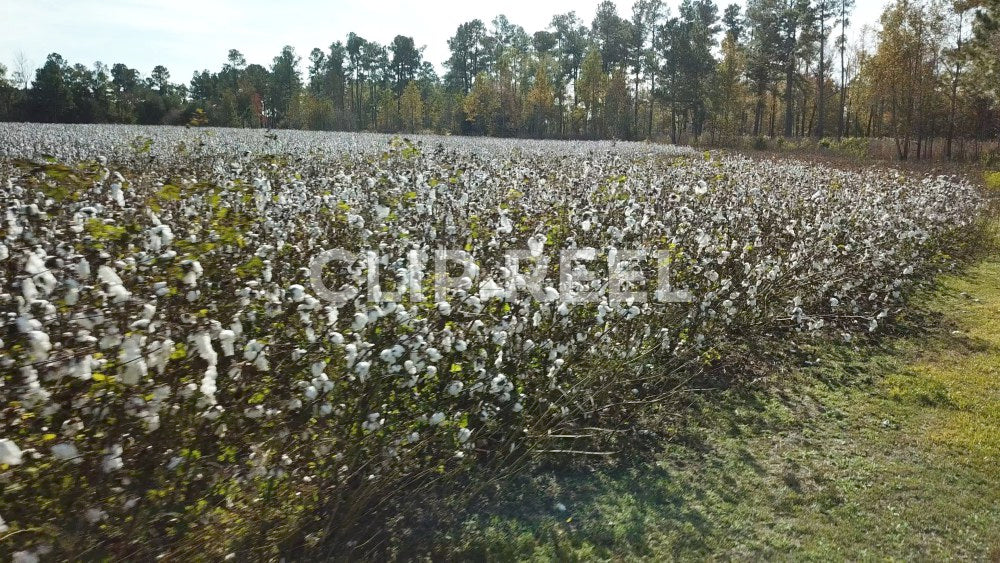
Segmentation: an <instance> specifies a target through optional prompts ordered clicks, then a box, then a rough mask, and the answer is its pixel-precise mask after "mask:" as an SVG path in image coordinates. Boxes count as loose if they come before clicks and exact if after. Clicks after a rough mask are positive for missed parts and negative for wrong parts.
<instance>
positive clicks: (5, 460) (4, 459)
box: [0, 438, 22, 465]
mask: <svg viewBox="0 0 1000 563" xmlns="http://www.w3.org/2000/svg"><path fill="white" fill-rule="evenodd" d="M21 462H22V459H21V448H19V447H17V444H15V443H14V442H12V441H11V440H9V439H7V438H0V464H6V465H21Z"/></svg>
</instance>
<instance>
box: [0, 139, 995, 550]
mask: <svg viewBox="0 0 1000 563" xmlns="http://www.w3.org/2000/svg"><path fill="white" fill-rule="evenodd" d="M0 194H2V200H3V202H4V206H3V221H2V224H0V312H2V314H3V322H4V327H3V330H2V332H0V338H2V340H0V394H2V396H3V401H2V405H3V406H2V410H0V483H2V487H3V493H2V496H0V518H2V520H0V536H2V537H5V538H6V539H4V540H3V541H4V542H5V544H6V545H3V546H2V547H0V550H3V551H7V550H9V551H10V552H11V553H13V552H19V555H18V556H19V557H28V558H29V560H30V558H31V557H40V558H44V557H58V558H64V557H69V558H75V557H81V556H82V557H87V558H100V557H102V556H109V557H115V558H135V559H150V558H153V557H156V556H159V555H163V556H167V557H169V558H171V559H181V560H183V559H188V558H197V557H209V558H214V557H224V556H226V555H229V554H238V555H239V557H240V558H241V559H245V558H258V557H267V556H269V555H273V554H274V553H278V552H282V553H301V551H299V550H302V549H307V548H309V547H310V546H316V545H319V544H323V545H332V546H335V549H341V548H343V549H345V550H346V549H350V548H352V547H353V546H356V545H357V544H356V543H352V542H357V541H358V538H364V537H369V536H372V535H374V534H376V533H377V532H379V531H384V530H385V529H387V526H388V524H386V522H387V521H388V520H389V516H390V515H391V514H393V512H394V510H395V509H394V507H397V506H403V505H405V504H406V503H407V502H414V499H416V498H417V496H415V495H416V494H417V491H419V490H423V489H426V488H429V487H434V488H437V489H440V488H441V487H447V483H451V482H455V483H457V482H466V483H467V482H469V481H470V479H471V480H472V481H474V480H475V476H476V475H479V474H482V475H486V474H489V475H493V474H495V473H496V469H495V468H497V467H516V466H518V464H520V463H522V462H525V461H527V460H532V459H538V458H540V457H543V456H552V457H554V458H560V459H561V458H562V457H564V456H572V455H577V454H578V455H588V454H594V453H600V452H606V451H614V450H616V449H619V448H621V447H623V442H627V441H628V437H629V436H632V435H633V434H635V433H638V432H641V431H642V428H641V425H640V421H642V420H643V417H644V415H645V414H647V413H649V412H651V410H655V409H656V408H657V405H658V404H660V403H661V402H662V400H663V398H664V397H666V396H669V395H670V394H671V393H672V392H675V390H676V389H677V387H678V385H679V382H682V381H684V380H685V378H687V377H690V376H693V375H694V374H697V373H699V372H700V371H703V370H709V369H712V367H713V366H714V365H716V364H718V363H720V362H725V361H726V360H727V359H730V358H733V357H748V356H749V357H753V356H754V355H755V354H756V355H762V354H764V353H765V352H766V351H767V350H768V349H770V348H771V347H774V346H780V345H783V344H789V343H793V342H795V341H799V340H800V339H809V338H818V337H824V338H836V339H843V340H848V341H849V340H851V339H853V338H858V337H861V336H864V335H868V334H871V333H878V332H879V331H880V330H882V329H883V328H884V327H885V326H887V325H888V324H889V323H891V322H892V319H893V317H894V316H895V315H896V314H897V313H899V311H900V310H901V309H902V308H904V307H906V303H907V297H908V296H909V295H910V294H911V293H912V291H913V290H914V289H915V288H916V287H918V286H919V285H920V284H922V283H924V282H927V281H929V280H930V279H931V277H932V276H933V275H934V274H935V273H936V272H939V271H941V270H942V269H947V268H949V267H951V266H952V264H953V260H954V259H953V258H952V255H953V254H955V253H956V251H958V250H960V249H961V247H962V244H963V242H965V241H966V240H968V238H969V236H970V233H973V232H974V229H975V227H976V225H977V223H978V221H979V217H980V214H981V210H982V207H983V204H982V201H981V199H980V196H979V194H978V191H977V190H976V189H975V188H974V187H973V186H971V185H969V184H966V183H964V182H962V181H959V180H956V179H950V178H946V177H925V178H918V177H913V176H908V175H904V174H903V173H901V172H895V171H891V170H876V169H872V170H868V171H866V172H864V173H856V172H847V171H840V170H834V169H831V168H824V167H819V166H810V165H802V164H792V163H788V162H772V161H760V160H752V159H749V158H744V157H740V156H730V155H720V154H714V153H713V154H708V153H701V152H696V151H692V150H690V149H682V148H676V147H669V146H662V145H652V144H640V143H622V142H619V143H612V142H593V143H586V142H574V143H564V142H557V141H526V140H487V139H469V138H462V139H457V138H448V137H424V136H415V137H409V138H398V137H396V138H393V137H388V136H380V135H373V134H330V133H302V132H292V131H278V132H273V133H271V132H265V131H261V130H201V129H184V128H153V127H150V128H143V127H126V126H42V125H17V124H11V125H0ZM490 468H493V469H490ZM484 478H485V477H484ZM359 530H360V531H359ZM345 546H346V547H345ZM265 548H268V549H272V550H273V552H267V551H254V550H255V549H265Z"/></svg>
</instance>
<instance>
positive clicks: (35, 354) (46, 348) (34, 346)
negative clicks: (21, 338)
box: [28, 330, 52, 361]
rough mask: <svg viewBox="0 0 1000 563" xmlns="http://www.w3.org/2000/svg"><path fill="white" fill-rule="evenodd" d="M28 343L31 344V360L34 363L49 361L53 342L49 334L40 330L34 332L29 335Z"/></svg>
mask: <svg viewBox="0 0 1000 563" xmlns="http://www.w3.org/2000/svg"><path fill="white" fill-rule="evenodd" d="M28 342H29V343H30V344H31V358H32V360H33V361H43V360H47V359H49V352H50V351H51V350H52V342H50V341H49V335H48V334H46V333H45V332H42V331H40V330H32V331H31V332H29V333H28Z"/></svg>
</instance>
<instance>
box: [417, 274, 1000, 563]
mask: <svg viewBox="0 0 1000 563" xmlns="http://www.w3.org/2000/svg"><path fill="white" fill-rule="evenodd" d="M924 303H925V306H926V310H925V311H922V312H920V313H919V318H917V319H911V320H909V321H907V322H909V323H910V324H912V325H916V326H923V327H925V328H924V329H922V330H920V331H918V332H917V334H915V335H914V334H911V335H910V336H906V337H901V338H897V339H894V340H892V341H891V342H889V343H887V344H883V345H882V347H881V348H874V347H872V346H864V347H854V346H851V345H846V344H842V345H835V346H831V345H829V344H824V345H817V346H816V347H814V348H808V347H806V348H804V349H803V350H802V354H803V358H812V359H815V358H819V359H820V361H819V362H818V364H816V365H813V366H812V367H804V366H803V367H801V368H797V369H795V370H793V371H792V373H790V374H782V375H781V376H780V377H776V378H775V379H776V380H780V383H778V382H765V383H762V384H757V385H741V386H734V387H733V388H731V389H726V390H718V391H712V392H705V393H698V394H693V395H692V398H691V401H690V402H691V414H690V416H689V417H688V419H687V421H686V422H683V423H681V424H679V426H678V428H677V430H676V432H675V434H676V435H675V438H674V439H673V440H671V441H670V443H669V444H668V445H667V446H666V448H665V450H664V451H662V452H660V453H658V454H657V455H656V458H655V459H653V460H650V461H639V462H632V463H623V464H622V465H621V466H620V467H616V468H598V469H590V470H577V471H565V470H562V471H552V472H547V473H537V472H536V473H535V474H533V475H531V476H530V477H525V478H523V479H522V480H520V481H519V482H517V483H513V484H508V485H507V486H506V488H505V489H504V490H501V491H499V492H498V493H496V494H495V495H494V496H495V498H494V502H495V504H493V505H491V506H490V507H489V508H481V509H479V510H478V511H477V513H476V514H474V515H473V516H471V517H469V518H468V519H467V520H466V522H465V525H464V526H463V527H462V528H461V529H458V530H452V531H450V532H449V533H447V536H446V537H441V538H437V539H436V540H435V541H434V543H435V544H436V547H435V548H434V549H432V550H431V551H432V553H431V554H432V555H436V556H438V557H443V558H462V559H472V560H511V559H521V560H536V561H551V560H558V561H574V560H593V559H605V560H608V559H610V560H632V559H654V560H662V559H684V558H694V557H701V558H703V557H713V558H727V559H729V558H740V559H742V558H747V557H752V558H767V559H770V558H792V559H796V560H799V559H805V560H825V559H830V558H834V559H844V558H846V559H852V560H854V559H863V560H871V559H902V560H909V559H921V560H926V559H944V558H960V559H980V560H982V559H994V560H998V559H1000V525H998V522H1000V486H998V485H997V483H998V482H1000V257H997V256H993V257H991V258H989V259H987V260H985V261H984V262H982V263H981V264H979V265H977V266H975V267H973V268H970V269H969V270H968V271H966V272H965V273H964V274H963V275H961V276H960V277H948V278H945V279H943V280H942V284H941V288H940V290H939V291H937V292H936V293H935V294H933V295H931V296H929V297H928V298H927V299H926V300H925V302H924ZM926 327H930V328H926ZM810 363H813V362H810ZM559 504H561V505H564V506H565V511H563V510H561V509H560V508H561V507H560V508H557V505H559Z"/></svg>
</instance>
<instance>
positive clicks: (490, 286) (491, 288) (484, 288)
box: [479, 278, 506, 301]
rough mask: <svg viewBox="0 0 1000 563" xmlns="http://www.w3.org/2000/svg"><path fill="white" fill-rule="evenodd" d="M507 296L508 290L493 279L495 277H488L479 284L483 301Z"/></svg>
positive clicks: (480, 296)
mask: <svg viewBox="0 0 1000 563" xmlns="http://www.w3.org/2000/svg"><path fill="white" fill-rule="evenodd" d="M505 296H506V292H505V291H504V289H503V288H502V287H500V285H499V284H497V282H495V281H493V278H487V279H486V281H484V282H483V283H481V284H479V298H480V299H482V300H483V301H489V300H490V299H503V298H504V297H505Z"/></svg>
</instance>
